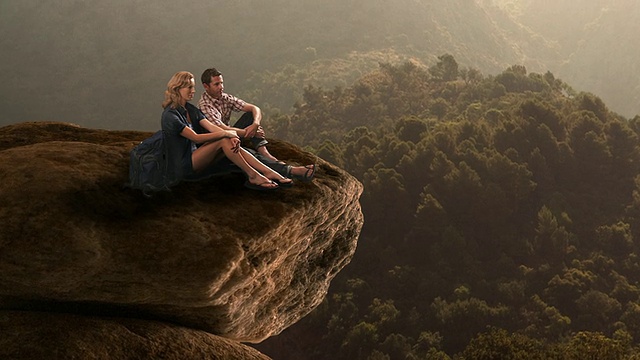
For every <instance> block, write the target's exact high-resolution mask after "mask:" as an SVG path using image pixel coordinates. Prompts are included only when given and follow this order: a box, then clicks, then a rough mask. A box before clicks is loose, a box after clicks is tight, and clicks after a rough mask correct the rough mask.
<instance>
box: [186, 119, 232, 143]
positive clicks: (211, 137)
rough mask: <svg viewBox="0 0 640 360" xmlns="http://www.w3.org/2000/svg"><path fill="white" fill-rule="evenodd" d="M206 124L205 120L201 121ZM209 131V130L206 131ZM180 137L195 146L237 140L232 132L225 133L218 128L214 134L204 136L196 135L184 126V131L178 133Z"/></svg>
mask: <svg viewBox="0 0 640 360" xmlns="http://www.w3.org/2000/svg"><path fill="white" fill-rule="evenodd" d="M203 121H206V122H208V121H207V120H203ZM214 126H215V125H214ZM207 130H209V129H207ZM180 135H182V136H184V137H185V138H187V139H189V140H191V141H193V142H194V143H196V144H202V143H206V142H210V141H218V140H221V139H224V138H236V139H238V134H236V133H235V132H234V131H226V130H222V129H220V128H218V130H217V131H215V132H209V133H206V134H198V133H196V132H195V131H193V129H191V128H190V127H188V126H185V128H184V129H182V132H180Z"/></svg>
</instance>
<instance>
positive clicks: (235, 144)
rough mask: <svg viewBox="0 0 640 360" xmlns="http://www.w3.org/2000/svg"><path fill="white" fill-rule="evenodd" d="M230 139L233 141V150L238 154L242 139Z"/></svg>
mask: <svg viewBox="0 0 640 360" xmlns="http://www.w3.org/2000/svg"><path fill="white" fill-rule="evenodd" d="M230 139H231V150H233V152H234V153H237V152H238V151H239V150H240V138H238V137H232V138H230Z"/></svg>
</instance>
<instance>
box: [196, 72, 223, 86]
mask: <svg viewBox="0 0 640 360" xmlns="http://www.w3.org/2000/svg"><path fill="white" fill-rule="evenodd" d="M220 75H222V73H221V72H220V71H218V69H216V68H210V69H207V70H205V71H204V72H203V73H202V76H201V78H200V80H201V81H202V83H203V84H208V83H210V82H211V78H212V77H216V76H220Z"/></svg>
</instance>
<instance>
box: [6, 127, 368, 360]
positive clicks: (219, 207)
mask: <svg viewBox="0 0 640 360" xmlns="http://www.w3.org/2000/svg"><path fill="white" fill-rule="evenodd" d="M149 135H151V133H147V132H136V131H108V130H99V129H86V128H82V127H79V126H76V125H73V124H67V123H51V122H35V123H22V124H16V125H11V126H6V127H3V128H0V224H2V226H1V227H0V309H2V310H0V334H2V335H0V349H4V350H0V355H1V354H2V352H3V351H5V355H7V354H10V352H11V351H14V352H20V351H23V352H24V351H25V346H27V345H28V346H30V347H29V348H30V349H31V351H36V350H34V348H33V346H34V345H33V342H36V341H38V336H41V337H45V338H49V339H50V338H51V334H57V336H58V337H61V338H64V339H73V338H74V337H73V336H71V335H70V334H73V333H74V330H73V329H75V328H76V327H77V329H78V332H77V333H76V335H75V336H79V335H78V334H80V333H81V332H82V333H84V334H86V335H87V337H88V338H90V339H91V341H90V340H87V339H84V340H82V341H81V340H76V341H74V342H73V344H72V345H70V346H71V350H69V351H72V352H73V351H75V350H77V349H76V348H78V346H80V345H78V344H79V343H81V342H82V343H83V344H84V343H85V342H86V343H87V344H88V343H90V342H93V343H95V344H99V347H100V346H101V347H104V346H106V345H109V346H112V347H114V348H109V349H111V350H109V349H107V350H109V351H111V352H113V351H116V350H114V349H116V348H117V347H118V346H119V345H118V344H125V343H127V342H126V341H120V340H121V334H122V333H123V331H124V330H123V329H125V330H127V331H126V332H127V333H129V334H130V333H131V331H132V330H131V329H132V328H136V329H138V330H136V331H133V333H136V334H139V333H141V332H144V333H145V339H147V340H149V341H150V339H152V338H153V336H159V335H158V334H160V333H162V334H164V335H163V336H169V337H168V338H167V339H165V341H173V342H175V341H180V340H177V339H182V340H184V339H185V338H187V339H191V340H193V339H201V340H202V339H204V340H202V341H204V343H207V341H209V340H210V339H213V337H214V336H216V337H220V339H222V340H221V341H222V342H221V343H219V344H226V343H225V341H227V342H228V340H232V342H231V343H234V344H235V342H238V343H237V344H235V345H238V346H241V347H242V346H244V345H242V344H240V343H239V342H260V341H262V340H264V339H266V338H268V337H270V336H272V335H276V334H278V333H279V332H281V331H282V330H283V329H285V328H287V327H288V326H290V325H292V324H293V323H295V322H296V321H298V320H299V319H300V318H301V317H303V316H305V315H306V314H308V313H309V312H310V311H311V310H312V309H314V308H315V307H316V306H317V305H318V304H319V303H320V302H321V301H322V299H323V297H324V296H325V295H326V293H327V290H328V287H329V283H330V281H331V280H332V279H333V277H334V276H335V275H336V274H337V273H338V272H339V271H340V270H341V269H342V268H343V267H344V266H345V265H347V264H348V263H349V261H350V259H351V257H352V256H353V253H354V251H355V248H356V242H357V237H358V235H359V232H360V229H361V227H362V223H363V216H362V212H361V209H360V205H359V202H358V199H359V197H360V194H361V192H362V185H361V184H360V183H359V182H358V181H357V180H356V179H355V178H353V177H352V176H350V175H349V174H348V173H346V172H345V171H343V170H341V169H339V168H337V167H335V166H333V165H331V164H329V163H327V162H325V161H323V160H322V159H319V158H316V157H314V156H313V155H312V154H310V153H307V152H304V151H302V150H301V149H299V148H297V147H295V146H293V145H291V144H288V143H285V142H281V141H277V140H271V139H270V142H271V143H270V151H271V152H272V153H273V154H276V156H278V157H279V158H280V159H283V160H285V161H286V162H288V163H291V164H307V163H312V162H313V163H316V164H317V168H318V170H317V172H316V177H315V180H314V181H313V182H311V183H302V182H296V184H295V186H294V187H293V188H291V189H281V190H278V191H275V192H256V191H252V190H249V189H245V188H244V187H243V186H242V184H243V182H244V179H243V178H242V177H241V175H238V174H230V175H223V176H218V177H214V178H210V179H208V180H203V181H199V182H188V183H182V184H180V185H178V186H176V187H175V188H174V189H173V191H171V192H168V193H161V194H159V195H157V196H154V197H153V198H151V199H148V198H145V197H144V196H142V195H141V194H140V193H139V192H138V191H134V190H131V189H127V188H125V187H123V184H124V183H125V182H126V181H127V178H128V168H129V151H130V150H131V148H132V147H133V146H134V145H135V144H137V143H139V142H140V141H141V140H142V139H144V138H146V137H148V136H149ZM61 324H64V329H67V330H66V333H65V332H60V331H57V330H54V329H59V328H61ZM52 327H55V328H52ZM142 327H145V329H146V330H140V329H141V328H142ZM88 329H93V330H88ZM159 329H160V330H159ZM179 329H183V331H179ZM100 331H106V333H101V332H100ZM190 331H192V332H196V333H197V334H198V335H197V336H196V335H194V334H191V333H189V332H190ZM87 332H88V333H87ZM176 332H178V333H180V334H181V335H180V336H177V335H176ZM149 333H152V334H155V335H153V336H151V335H149ZM25 334H30V335H32V336H34V337H35V338H30V337H29V336H25ZM39 334H40V335H39ZM42 334H44V335H42ZM46 334H48V335H46ZM64 334H67V335H64ZM106 334H111V335H106ZM115 334H120V335H115ZM134 338H135V337H134ZM19 339H22V340H19ZM101 339H102V340H104V341H106V342H108V343H109V344H105V343H104V342H103V343H101ZM119 339H120V340H119ZM171 339H173V340H171ZM40 340H42V339H40ZM191 340H190V341H191ZM20 341H29V342H32V343H31V344H22V345H21V344H20ZM193 341H195V340H193ZM41 343H46V342H43V341H41ZM154 343H156V344H157V343H163V342H162V341H161V340H158V341H156V342H154ZM217 343H218V342H217ZM138 345H139V347H140V348H141V349H142V350H140V351H144V348H145V346H146V345H144V344H138ZM147 345H148V344H147ZM191 345H193V344H191ZM235 345H234V346H235ZM87 346H88V345H87ZM123 346H124V345H123ZM203 346H204V345H203ZM58 347H59V350H57V351H62V350H60V349H62V348H63V347H61V345H60V344H58ZM244 347H246V346H244ZM222 348H225V347H224V346H222ZM74 349H75V350H74ZM147 350H149V349H147ZM174 350H175V349H174ZM244 350H246V351H248V352H249V353H252V352H253V349H250V348H248V347H246V349H244ZM79 351H81V350H79ZM109 351H107V352H109ZM149 351H151V350H149ZM154 351H160V350H157V349H156V350H154ZM162 351H165V352H167V354H168V353H169V352H168V351H169V350H167V349H164V350H162ZM220 351H222V350H220ZM178 353H180V351H178ZM254 355H255V356H256V357H255V358H256V359H259V358H263V357H261V356H263V355H262V354H259V353H257V354H254ZM254 355H252V356H254ZM181 356H182V358H185V359H187V358H190V357H189V356H188V354H187V353H186V352H182V355H179V356H176V358H180V357H181ZM247 356H248V355H247ZM194 358H203V357H202V356H200V355H196V356H195V357H194ZM204 358H207V357H204ZM211 358H216V357H211ZM222 358H226V357H224V356H223V357H222ZM228 358H230V359H231V358H240V357H228ZM246 358H253V357H250V356H248V357H246ZM264 358H266V357H264Z"/></svg>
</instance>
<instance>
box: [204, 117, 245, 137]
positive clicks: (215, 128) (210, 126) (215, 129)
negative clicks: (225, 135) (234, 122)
mask: <svg viewBox="0 0 640 360" xmlns="http://www.w3.org/2000/svg"><path fill="white" fill-rule="evenodd" d="M200 126H202V127H203V128H205V129H206V130H207V131H208V132H210V133H212V134H215V133H219V132H229V133H233V134H235V135H236V136H237V137H240V136H243V135H244V129H236V128H234V127H231V126H227V125H222V126H221V125H216V124H214V123H212V122H211V121H209V120H207V119H202V120H200Z"/></svg>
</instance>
